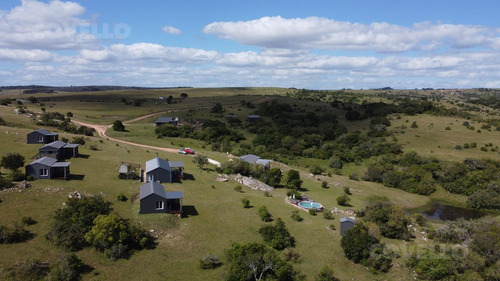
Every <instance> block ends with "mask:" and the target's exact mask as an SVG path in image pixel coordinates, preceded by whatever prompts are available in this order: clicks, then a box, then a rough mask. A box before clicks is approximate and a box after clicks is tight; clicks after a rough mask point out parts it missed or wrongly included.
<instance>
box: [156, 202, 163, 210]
mask: <svg viewBox="0 0 500 281" xmlns="http://www.w3.org/2000/svg"><path fill="white" fill-rule="evenodd" d="M156 210H163V201H156Z"/></svg>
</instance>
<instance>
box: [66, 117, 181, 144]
mask: <svg viewBox="0 0 500 281" xmlns="http://www.w3.org/2000/svg"><path fill="white" fill-rule="evenodd" d="M158 114H161V113H158ZM146 118H147V117H146ZM71 122H73V123H75V124H78V125H80V126H86V127H89V128H94V129H95V130H96V132H97V133H98V134H99V136H100V137H102V138H105V139H109V140H111V141H115V142H119V143H124V144H128V145H133V146H138V147H144V148H150V149H156V150H160V151H165V152H170V153H178V152H177V149H175V148H167V147H159V146H152V145H146V144H140V143H135V142H130V141H124V140H120V139H116V138H112V137H108V136H107V135H106V130H107V129H108V128H109V127H112V126H113V125H96V124H89V123H85V122H81V121H77V120H74V119H73V120H71Z"/></svg>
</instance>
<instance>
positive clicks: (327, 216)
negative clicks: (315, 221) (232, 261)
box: [323, 209, 335, 220]
mask: <svg viewBox="0 0 500 281" xmlns="http://www.w3.org/2000/svg"><path fill="white" fill-rule="evenodd" d="M323 218H325V219H327V220H333V219H335V217H334V216H333V214H332V211H330V210H327V209H325V210H323Z"/></svg>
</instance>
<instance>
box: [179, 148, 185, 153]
mask: <svg viewBox="0 0 500 281" xmlns="http://www.w3.org/2000/svg"><path fill="white" fill-rule="evenodd" d="M177 151H178V152H179V154H187V152H186V151H185V150H184V148H181V149H179V150H177Z"/></svg>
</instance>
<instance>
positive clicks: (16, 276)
mask: <svg viewBox="0 0 500 281" xmlns="http://www.w3.org/2000/svg"><path fill="white" fill-rule="evenodd" d="M6 271H7V276H8V277H9V278H10V279H11V280H43V279H44V277H45V276H46V275H47V273H48V271H49V266H48V264H47V263H44V262H42V261H40V260H38V259H27V260H25V261H24V262H17V263H16V264H15V265H14V266H12V267H10V268H8V269H7V270H6Z"/></svg>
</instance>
